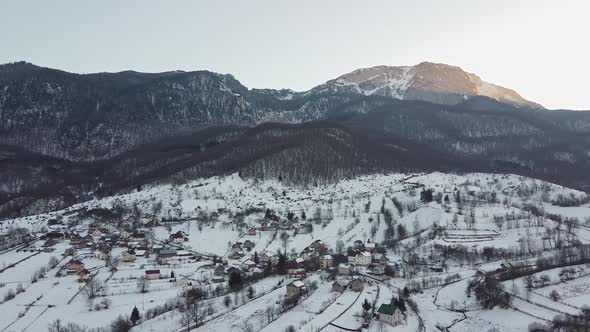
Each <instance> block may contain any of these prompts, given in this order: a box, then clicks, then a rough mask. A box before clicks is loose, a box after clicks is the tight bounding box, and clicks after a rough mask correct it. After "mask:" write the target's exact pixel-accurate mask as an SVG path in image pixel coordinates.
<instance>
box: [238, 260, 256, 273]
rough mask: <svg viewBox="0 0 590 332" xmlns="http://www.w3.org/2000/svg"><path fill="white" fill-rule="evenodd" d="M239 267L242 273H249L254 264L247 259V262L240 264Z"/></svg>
mask: <svg viewBox="0 0 590 332" xmlns="http://www.w3.org/2000/svg"><path fill="white" fill-rule="evenodd" d="M240 267H241V268H242V270H244V271H251V270H253V269H254V268H255V267H256V262H254V261H253V260H251V259H249V258H248V259H247V260H245V261H243V262H242V265H241V266H240Z"/></svg>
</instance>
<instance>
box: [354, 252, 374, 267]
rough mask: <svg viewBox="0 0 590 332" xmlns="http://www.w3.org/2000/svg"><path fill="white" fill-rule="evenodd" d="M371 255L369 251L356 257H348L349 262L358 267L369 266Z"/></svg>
mask: <svg viewBox="0 0 590 332" xmlns="http://www.w3.org/2000/svg"><path fill="white" fill-rule="evenodd" d="M371 260H372V259H371V254H370V253H369V252H367V251H363V252H360V253H357V254H356V255H354V256H349V257H348V262H350V263H352V264H356V265H364V266H366V265H369V264H371Z"/></svg>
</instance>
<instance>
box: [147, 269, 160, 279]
mask: <svg viewBox="0 0 590 332" xmlns="http://www.w3.org/2000/svg"><path fill="white" fill-rule="evenodd" d="M145 278H146V279H147V280H155V279H160V270H145Z"/></svg>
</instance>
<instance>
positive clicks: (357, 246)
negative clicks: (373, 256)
mask: <svg viewBox="0 0 590 332" xmlns="http://www.w3.org/2000/svg"><path fill="white" fill-rule="evenodd" d="M352 247H353V248H354V249H357V250H362V249H364V248H365V244H364V243H363V241H361V240H356V241H354V242H353V243H352Z"/></svg>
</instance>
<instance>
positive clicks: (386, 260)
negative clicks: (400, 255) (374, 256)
mask: <svg viewBox="0 0 590 332" xmlns="http://www.w3.org/2000/svg"><path fill="white" fill-rule="evenodd" d="M388 263H389V258H387V255H385V254H382V255H381V257H380V258H379V264H381V266H386V265H387V264H388Z"/></svg>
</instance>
